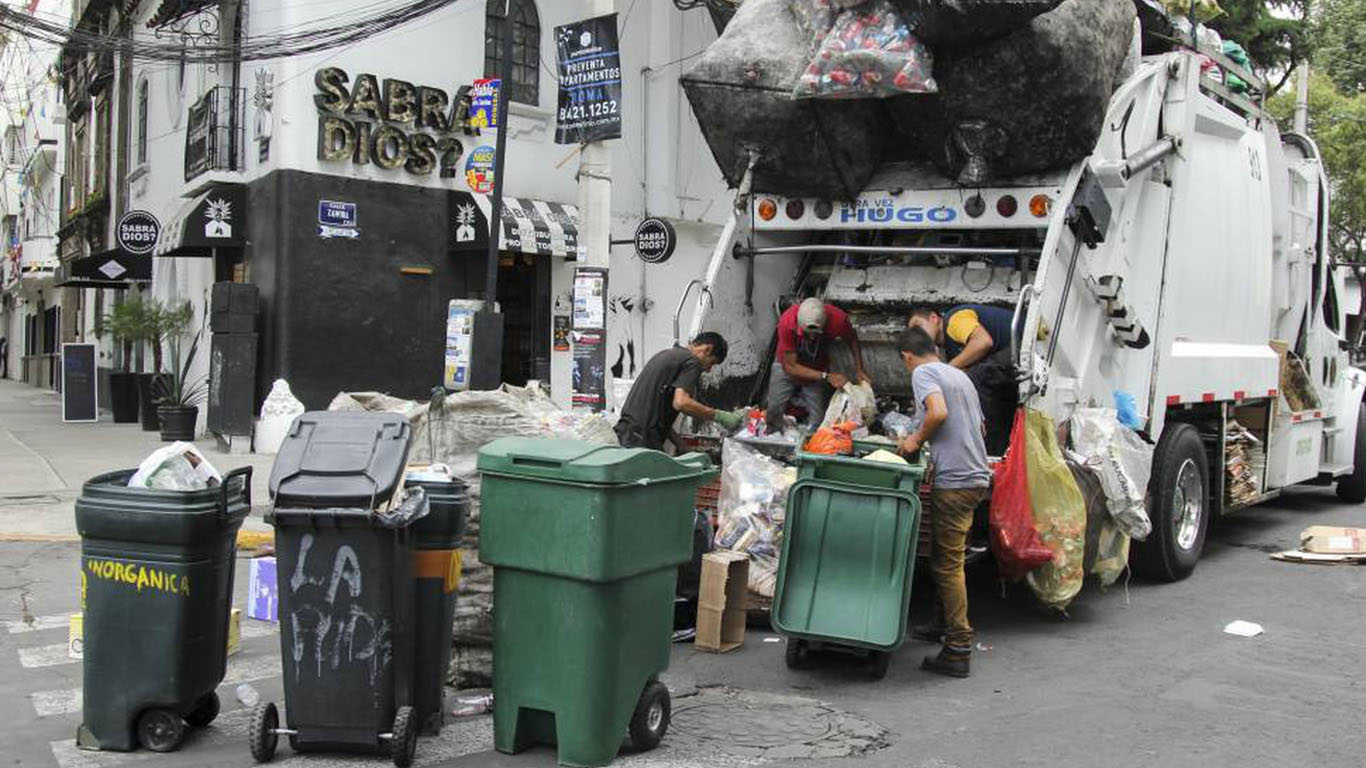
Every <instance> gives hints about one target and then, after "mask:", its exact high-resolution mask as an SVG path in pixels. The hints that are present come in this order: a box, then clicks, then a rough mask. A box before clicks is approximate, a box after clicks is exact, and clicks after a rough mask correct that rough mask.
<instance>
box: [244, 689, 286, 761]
mask: <svg viewBox="0 0 1366 768" xmlns="http://www.w3.org/2000/svg"><path fill="white" fill-rule="evenodd" d="M279 727H280V710H278V709H276V708H275V703H274V702H267V703H265V704H257V705H256V709H254V710H252V713H251V731H250V735H249V737H248V738H250V739H251V757H252V759H253V760H255V761H256V762H258V763H269V762H270V761H271V760H273V759H274V758H275V747H276V746H278V745H279V743H280V734H278V733H276V730H277V729H279Z"/></svg>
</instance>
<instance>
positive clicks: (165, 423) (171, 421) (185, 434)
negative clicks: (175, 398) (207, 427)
mask: <svg viewBox="0 0 1366 768" xmlns="http://www.w3.org/2000/svg"><path fill="white" fill-rule="evenodd" d="M157 414H158V416H160V417H161V439H162V440H163V441H165V442H168V443H169V442H171V441H173V440H189V441H192V440H194V425H195V422H197V421H199V408H198V407H196V406H193V405H188V406H186V405H163V406H161V407H159V408H157Z"/></svg>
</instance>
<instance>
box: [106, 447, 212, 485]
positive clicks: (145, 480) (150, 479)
mask: <svg viewBox="0 0 1366 768" xmlns="http://www.w3.org/2000/svg"><path fill="white" fill-rule="evenodd" d="M221 482H223V476H222V475H221V474H219V473H218V470H217V469H214V466H213V465H212V464H210V463H209V460H208V459H206V458H204V454H202V453H200V452H199V449H198V448H196V447H195V446H194V445H193V444H192V443H171V444H170V445H167V446H165V447H162V448H158V449H157V450H155V451H153V452H152V453H151V455H149V456H148V457H147V458H145V459H143V460H142V463H141V464H139V465H138V471H137V472H134V473H133V476H132V477H131V478H129V480H128V487H129V488H153V489H156V490H161V491H202V490H204V489H205V488H209V487H211V486H215V485H218V484H219V483H221Z"/></svg>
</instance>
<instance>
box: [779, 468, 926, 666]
mask: <svg viewBox="0 0 1366 768" xmlns="http://www.w3.org/2000/svg"><path fill="white" fill-rule="evenodd" d="M798 461H799V464H798V471H797V482H795V483H793V484H792V488H791V489H789V490H788V493H787V511H786V515H785V519H784V529H783V547H782V552H781V554H780V557H779V560H778V581H777V585H776V587H775V589H774V594H773V609H772V613H771V614H770V618H771V620H772V622H773V627H774V629H776V630H778V631H779V632H781V633H782V634H784V635H786V636H787V665H788V667H791V668H793V669H801V668H804V667H806V666H807V665H808V663H809V661H810V652H811V649H812V648H813V647H818V646H834V647H839V648H845V649H855V650H857V651H858V652H859V653H863V654H866V655H867V658H868V662H869V665H868V666H869V671H870V673H871V675H872V677H873V678H874V679H881V678H882V677H883V676H884V675H886V674H887V665H888V662H889V660H890V658H891V652H892V651H894V650H896V649H897V648H899V647H901V643H902V642H903V641H904V640H905V639H906V615H907V612H908V609H909V607H910V600H911V579H912V576H913V574H914V567H915V549H916V544H917V540H918V538H919V531H920V498H919V494H918V489H919V487H920V482H921V479H922V478H923V477H924V475H925V468H924V466H923V465H921V464H919V463H916V464H911V465H906V464H887V463H881V462H875V461H866V460H863V459H852V458H848V457H842V456H819V455H815V454H806V453H803V454H801V455H799V457H798Z"/></svg>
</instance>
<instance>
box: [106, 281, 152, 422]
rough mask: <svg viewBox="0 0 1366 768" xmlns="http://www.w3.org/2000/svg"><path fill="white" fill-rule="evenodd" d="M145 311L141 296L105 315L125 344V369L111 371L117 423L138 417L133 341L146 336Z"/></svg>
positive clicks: (108, 327) (118, 340)
mask: <svg viewBox="0 0 1366 768" xmlns="http://www.w3.org/2000/svg"><path fill="white" fill-rule="evenodd" d="M143 320H144V311H143V305H142V302H141V301H140V300H138V299H128V300H126V301H122V302H120V303H118V304H115V305H114V308H113V309H111V310H110V311H109V313H108V314H106V315H105V316H104V327H105V330H107V331H109V335H110V336H112V337H113V338H114V342H115V343H117V344H120V345H122V347H123V366H122V370H119V371H116V372H114V373H111V374H109V399H110V403H109V407H110V410H112V411H113V412H114V423H115V424H132V423H135V422H136V421H137V420H138V374H136V373H133V370H132V367H133V344H134V343H135V342H137V341H139V340H140V339H141V338H142V334H143Z"/></svg>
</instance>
